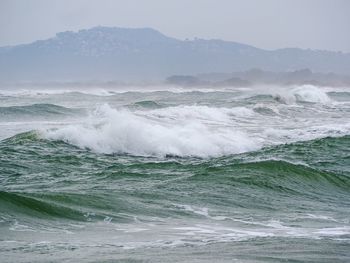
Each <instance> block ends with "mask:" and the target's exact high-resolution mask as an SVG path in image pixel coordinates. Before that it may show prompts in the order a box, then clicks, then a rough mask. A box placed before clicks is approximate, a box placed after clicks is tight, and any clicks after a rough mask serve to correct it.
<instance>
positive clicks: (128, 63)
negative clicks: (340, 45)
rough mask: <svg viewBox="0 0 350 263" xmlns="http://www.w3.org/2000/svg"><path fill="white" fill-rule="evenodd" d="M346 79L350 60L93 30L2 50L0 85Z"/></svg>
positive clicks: (155, 33)
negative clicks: (243, 75) (271, 76)
mask: <svg viewBox="0 0 350 263" xmlns="http://www.w3.org/2000/svg"><path fill="white" fill-rule="evenodd" d="M251 68H260V69H263V70H267V71H295V70H298V69H302V68H309V69H311V70H312V71H314V72H323V73H326V72H334V73H340V74H350V54H348V53H342V52H330V51H320V50H303V49H298V48H287V49H278V50H274V51H268V50H263V49H259V48H255V47H252V46H249V45H245V44H240V43H235V42H228V41H223V40H204V39H194V40H184V41H182V40H178V39H175V38H171V37H168V36H165V35H163V34H161V33H160V32H158V31H156V30H154V29H150V28H138V29H129V28H115V27H113V28H111V27H95V28H92V29H88V30H80V31H78V32H71V31H68V32H62V33H58V34H57V35H56V36H55V37H53V38H51V39H47V40H40V41H36V42H33V43H30V44H25V45H18V46H11V47H1V48H0V81H2V82H11V81H91V80H94V81H99V80H103V81H106V80H107V81H109V80H112V81H113V80H115V81H142V80H143V81H147V80H159V79H164V78H165V77H167V76H169V75H196V74H199V73H210V72H234V71H245V70H248V69H251Z"/></svg>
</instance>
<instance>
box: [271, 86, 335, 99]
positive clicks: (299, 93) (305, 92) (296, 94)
mask: <svg viewBox="0 0 350 263" xmlns="http://www.w3.org/2000/svg"><path fill="white" fill-rule="evenodd" d="M273 97H274V98H275V99H276V100H278V101H281V102H283V103H286V104H293V103H296V102H298V101H299V102H312V103H322V104H327V103H330V102H331V99H330V98H329V97H328V95H327V93H326V91H324V90H322V89H320V88H318V87H316V86H313V85H303V86H299V87H295V88H293V89H291V90H286V89H283V90H278V91H277V92H273Z"/></svg>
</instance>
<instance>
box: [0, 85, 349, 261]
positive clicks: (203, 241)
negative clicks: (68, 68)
mask: <svg viewBox="0 0 350 263" xmlns="http://www.w3.org/2000/svg"><path fill="white" fill-rule="evenodd" d="M0 262H2V263H5V262H172V263H175V262H333V263H335V262H350V90H349V88H348V87H343V88H342V87H318V86H313V85H301V86H286V87H282V86H264V85H257V86H254V87H249V88H234V87H220V88H219V87H216V88H215V87H197V88H196V87H176V86H162V85H154V86H152V85H147V86H136V85H135V86H130V85H129V86H118V87H113V86H108V85H104V86H103V85H102V86H97V85H95V86H92V85H87V87H84V86H83V85H77V86H74V85H70V86H68V87H67V86H59V85H58V86H57V85H51V84H48V85H38V86H35V85H32V86H26V85H24V86H23V85H22V86H17V87H6V85H5V86H3V87H2V88H1V89H0Z"/></svg>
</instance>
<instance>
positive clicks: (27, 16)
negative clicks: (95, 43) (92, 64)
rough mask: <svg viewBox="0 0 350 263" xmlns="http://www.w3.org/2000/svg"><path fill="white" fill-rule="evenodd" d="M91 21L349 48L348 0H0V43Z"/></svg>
mask: <svg viewBox="0 0 350 263" xmlns="http://www.w3.org/2000/svg"><path fill="white" fill-rule="evenodd" d="M97 25H101V26H118V27H152V28H154V29H157V30H159V31H161V32H162V33H164V34H166V35H168V36H172V37H176V38H179V39H185V38H190V39H192V38H194V37H198V38H205V39H210V38H220V39H224V40H231V41H236V42H241V43H246V44H250V45H253V46H256V47H260V48H265V49H276V48H283V47H301V48H311V49H326V50H335V51H344V52H350V33H349V32H350V0H237V1H236V0H124V1H121V0H0V46H5V45H14V44H20V43H28V42H32V41H34V40H38V39H46V38H49V37H52V36H54V35H55V33H57V32H61V31H66V30H73V31H76V30H79V29H86V28H90V27H94V26H97Z"/></svg>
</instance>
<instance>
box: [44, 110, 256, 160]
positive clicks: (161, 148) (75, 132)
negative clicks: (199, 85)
mask: <svg viewBox="0 0 350 263" xmlns="http://www.w3.org/2000/svg"><path fill="white" fill-rule="evenodd" d="M172 110H174V109H172ZM213 110H215V109H213ZM179 114H183V112H181V110H180V111H179ZM221 114H225V113H221ZM150 115H151V117H152V118H149V117H147V116H146V115H138V114H137V113H132V112H130V111H127V110H117V109H113V108H111V107H109V106H108V105H104V106H102V107H100V108H99V109H98V110H96V111H95V112H94V113H93V114H92V116H90V118H89V120H88V121H87V122H86V123H85V124H75V125H69V126H66V127H63V128H58V129H55V130H46V131H44V136H45V137H46V138H48V139H53V140H62V141H65V142H68V143H70V144H73V145H76V146H79V147H81V148H87V149H91V150H93V151H95V152H99V153H107V154H111V153H127V154H131V155H141V156H166V155H175V156H195V157H215V156H222V155H227V154H235V153H242V152H246V151H252V150H256V149H258V148H259V143H258V141H256V140H253V139H251V138H249V137H248V136H247V135H246V134H244V133H242V132H239V131H233V130H232V128H231V129H229V128H224V127H221V128H219V129H218V128H217V127H215V131H214V130H212V127H211V126H210V125H209V124H207V123H205V122H203V121H201V120H200V119H192V118H190V119H186V118H182V120H180V121H179V120H176V121H175V122H172V123H170V121H169V120H168V121H164V116H158V117H157V116H156V115H154V114H150ZM218 116H221V115H218ZM224 117H226V115H225V116H224Z"/></svg>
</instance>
